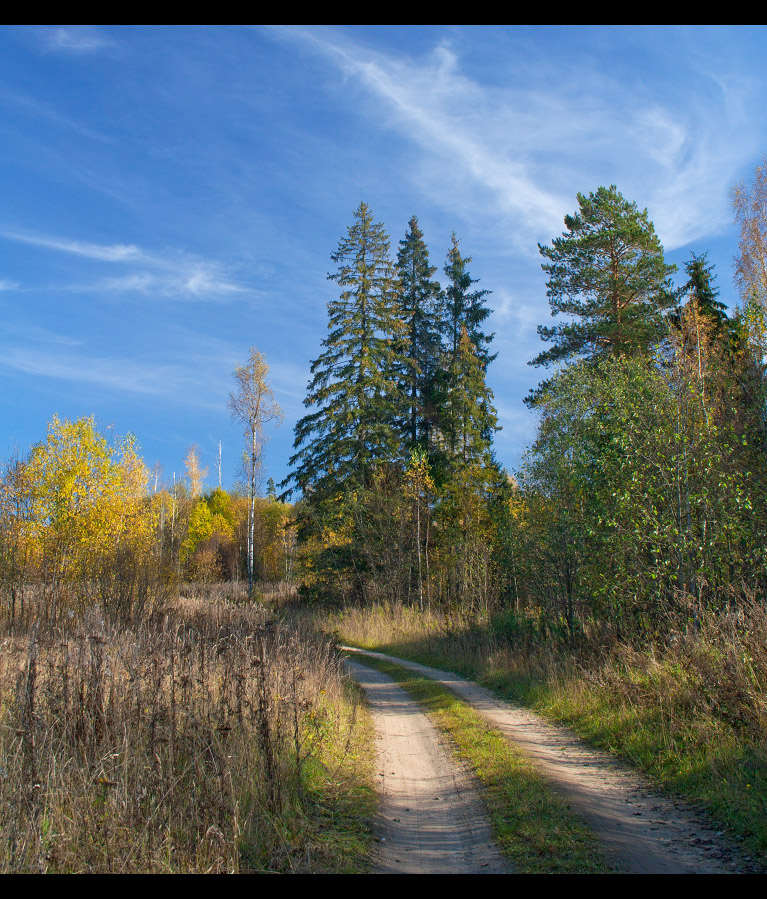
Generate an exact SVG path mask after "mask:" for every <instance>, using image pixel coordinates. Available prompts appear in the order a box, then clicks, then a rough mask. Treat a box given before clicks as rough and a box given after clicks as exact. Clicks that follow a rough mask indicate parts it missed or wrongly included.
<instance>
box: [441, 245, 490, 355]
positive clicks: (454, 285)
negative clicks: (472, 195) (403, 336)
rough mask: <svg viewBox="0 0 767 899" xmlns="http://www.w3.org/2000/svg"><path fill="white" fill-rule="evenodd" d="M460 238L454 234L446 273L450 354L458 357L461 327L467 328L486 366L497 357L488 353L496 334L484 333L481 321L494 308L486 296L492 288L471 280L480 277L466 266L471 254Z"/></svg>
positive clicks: (445, 324)
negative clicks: (478, 286)
mask: <svg viewBox="0 0 767 899" xmlns="http://www.w3.org/2000/svg"><path fill="white" fill-rule="evenodd" d="M458 244H459V240H458V238H457V237H456V236H455V234H453V235H452V246H451V247H450V249H449V250H448V253H447V263H446V265H445V268H444V272H445V275H446V276H447V282H448V283H447V289H446V290H445V293H444V297H443V304H444V308H443V314H442V322H443V323H442V327H443V333H444V337H445V343H446V345H447V350H448V353H449V354H450V356H451V357H452V358H453V359H455V358H457V356H458V353H459V346H460V342H461V330H462V329H463V328H466V331H467V333H468V335H469V339H470V340H471V342H472V343H473V344H474V348H475V351H476V353H477V355H478V357H479V359H480V360H481V362H482V364H483V366H484V368H485V369H487V366H488V365H489V364H490V363H491V362H492V361H493V359H495V355H492V356H491V355H489V353H488V351H487V348H488V347H489V346H490V344H491V343H492V341H493V337H494V336H495V335H493V334H485V333H484V331H483V330H482V323H483V322H484V321H485V319H486V318H487V317H488V316H489V315H490V313H491V312H492V310H491V309H488V308H487V307H486V306H485V297H488V296H490V293H491V291H489V290H472V289H471V286H472V284H477V283H478V281H479V279H478V278H472V277H471V275H470V274H469V272H468V270H467V266H468V265H469V263H470V262H471V256H462V255H461V251H460V248H459V246H458Z"/></svg>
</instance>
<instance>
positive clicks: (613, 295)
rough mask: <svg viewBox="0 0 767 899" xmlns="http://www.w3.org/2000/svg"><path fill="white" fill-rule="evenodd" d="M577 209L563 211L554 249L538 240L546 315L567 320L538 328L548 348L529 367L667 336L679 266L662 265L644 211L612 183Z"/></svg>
mask: <svg viewBox="0 0 767 899" xmlns="http://www.w3.org/2000/svg"><path fill="white" fill-rule="evenodd" d="M578 207H579V208H578V211H577V212H576V213H574V214H573V215H566V216H565V227H566V228H567V231H566V232H565V233H564V234H563V235H562V236H561V237H556V238H554V240H553V241H552V243H551V246H546V247H545V246H542V245H541V244H538V249H539V250H540V253H541V255H542V256H543V257H544V259H546V260H547V261H546V262H544V263H542V265H541V268H542V269H543V270H544V271H545V272H546V274H547V275H548V281H547V287H548V290H547V294H548V297H549V303H550V305H551V314H552V315H559V314H560V313H564V314H565V315H568V316H571V317H572V319H571V320H570V321H567V322H564V323H563V324H560V325H555V326H554V327H544V326H543V325H540V326H539V327H538V333H539V334H540V336H541V339H542V340H544V341H546V342H548V343H551V344H552V346H551V347H550V348H549V349H547V350H544V351H543V352H542V353H540V354H539V355H538V356H537V357H536V358H535V359H533V361H532V362H531V363H530V364H531V365H544V366H548V365H550V364H552V363H557V362H572V361H576V360H578V359H600V358H604V357H605V356H613V357H616V356H631V355H634V354H636V353H641V352H646V351H648V350H650V349H651V348H652V347H653V346H655V345H656V344H657V343H658V341H659V340H660V339H661V338H662V337H663V336H664V335H665V333H666V330H667V325H666V322H665V320H664V314H665V313H667V312H670V311H671V310H672V309H674V307H675V306H676V305H677V300H678V296H677V292H676V291H675V290H674V289H673V286H672V284H671V280H670V278H671V275H672V274H673V273H674V272H675V271H676V266H674V265H666V261H665V259H664V257H663V247H662V245H661V242H660V240H659V239H658V236H657V234H656V233H655V228H654V227H653V223H652V222H651V221H650V219H649V217H648V215H647V210H646V209H645V210H643V211H642V212H640V211H639V209H638V208H637V205H636V203H629V202H628V200H626V199H625V198H624V197H623V196H622V195H621V194H620V193H619V191H618V189H617V188H616V187H615V185H614V184H613V185H612V186H610V187H609V188H608V187H600V188H599V189H598V190H597V191H596V193H591V194H589V195H588V196H585V195H584V194H578ZM542 386H543V385H542ZM536 396H537V392H534V393H533V394H532V396H531V397H529V398H528V402H529V403H532V404H534V403H535V401H536Z"/></svg>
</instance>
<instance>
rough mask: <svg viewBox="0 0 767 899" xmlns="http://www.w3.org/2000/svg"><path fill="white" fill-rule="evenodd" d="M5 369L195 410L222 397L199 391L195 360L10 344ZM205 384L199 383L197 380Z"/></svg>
mask: <svg viewBox="0 0 767 899" xmlns="http://www.w3.org/2000/svg"><path fill="white" fill-rule="evenodd" d="M0 368H8V369H12V370H15V371H20V372H23V373H24V374H26V375H34V376H38V377H41V378H46V379H48V380H53V381H65V382H71V383H79V384H85V385H95V387H96V388H98V389H99V390H107V391H117V392H120V393H129V394H135V395H143V396H156V397H162V398H164V399H166V400H172V401H173V402H175V403H178V402H183V404H184V405H185V406H194V407H196V408H200V409H213V410H220V408H221V397H220V396H219V395H218V392H216V391H214V390H208V389H201V378H200V361H199V360H197V362H196V364H195V365H194V366H192V365H190V364H189V362H188V361H187V362H186V363H183V362H171V363H162V364H159V363H157V362H154V361H151V360H138V361H137V360H135V359H129V358H124V357H119V356H114V357H111V356H110V357H107V356H95V355H90V354H88V353H87V352H86V351H84V350H82V349H81V350H79V351H78V350H75V349H68V348H64V347H62V348H60V349H59V350H58V351H56V350H52V349H51V347H36V346H30V345H27V346H15V347H10V348H8V349H7V350H6V351H5V352H4V353H3V354H2V355H0ZM202 383H203V384H204V383H205V382H204V381H203V382H202Z"/></svg>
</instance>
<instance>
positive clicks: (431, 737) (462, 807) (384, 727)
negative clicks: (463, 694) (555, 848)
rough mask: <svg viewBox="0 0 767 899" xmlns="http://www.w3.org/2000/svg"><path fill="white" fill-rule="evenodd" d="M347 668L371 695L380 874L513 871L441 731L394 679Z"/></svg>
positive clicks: (357, 667)
mask: <svg viewBox="0 0 767 899" xmlns="http://www.w3.org/2000/svg"><path fill="white" fill-rule="evenodd" d="M346 664H347V666H348V667H349V669H350V672H351V674H352V676H353V677H354V679H355V680H356V681H357V682H358V683H359V684H360V685H361V686H362V688H363V689H364V690H365V693H366V694H367V697H368V700H369V703H370V708H371V711H372V713H373V719H374V722H375V728H376V738H377V744H378V745H377V751H378V759H377V765H378V768H377V777H376V780H377V781H378V790H379V794H380V797H381V802H380V807H379V813H378V819H377V821H376V836H377V840H378V842H377V844H376V845H377V847H378V851H377V858H376V862H375V870H376V871H377V872H378V873H390V874H393V873H402V874H499V873H507V872H508V866H507V865H506V863H505V862H504V860H503V858H502V857H501V855H500V853H499V851H498V849H497V848H496V846H495V844H494V843H493V838H492V834H491V830H490V825H489V823H488V821H487V819H486V817H485V814H484V809H483V807H482V803H481V801H480V800H479V798H478V796H477V793H476V790H475V788H474V785H473V783H472V782H471V779H470V777H469V776H468V775H467V774H466V772H465V771H463V770H462V769H461V768H460V767H459V766H458V765H457V764H456V762H455V761H454V760H453V759H452V757H451V754H450V752H449V750H448V749H447V748H446V747H445V746H444V745H443V742H442V739H441V737H440V734H439V731H438V730H437V728H436V727H435V726H434V725H433V724H432V723H431V721H430V720H429V719H428V717H427V716H426V715H425V714H424V713H423V712H422V711H421V710H420V708H419V707H418V705H417V703H415V702H414V701H413V699H412V698H411V697H410V695H409V694H408V693H406V692H405V691H404V690H403V689H402V688H401V687H399V686H397V685H396V684H395V683H394V681H392V679H391V678H390V677H388V676H387V675H385V674H383V673H381V672H380V671H376V670H374V669H372V668H368V667H367V666H365V665H361V664H359V663H358V662H356V661H354V660H351V659H347V660H346Z"/></svg>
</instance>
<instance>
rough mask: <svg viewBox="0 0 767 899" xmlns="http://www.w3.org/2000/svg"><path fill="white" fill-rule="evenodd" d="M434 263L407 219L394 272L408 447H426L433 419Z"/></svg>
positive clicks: (437, 343)
mask: <svg viewBox="0 0 767 899" xmlns="http://www.w3.org/2000/svg"><path fill="white" fill-rule="evenodd" d="M436 270H437V269H436V267H434V266H431V265H429V251H428V249H427V248H426V244H425V242H424V239H423V232H422V231H421V229H420V228H419V226H418V219H417V218H416V217H415V216H413V217H412V218H411V219H410V222H409V227H408V232H407V234H406V235H405V239H404V240H401V241H400V249H399V253H398V254H397V273H398V275H399V293H400V303H401V308H402V315H403V319H404V325H405V333H404V335H403V344H404V352H403V355H404V356H405V357H406V360H407V361H406V368H405V370H404V373H403V385H402V389H403V392H404V393H405V395H406V396H407V408H408V412H407V420H406V422H405V433H406V435H407V442H408V444H409V446H411V447H416V446H419V447H420V448H421V449H424V450H428V447H429V437H430V431H431V423H432V420H433V418H434V414H435V410H434V402H435V396H434V389H435V377H436V374H437V370H438V367H439V358H440V351H441V340H440V333H439V308H438V303H439V297H440V285H439V282H438V281H432V280H431V279H432V276H433V275H434V273H435V272H436Z"/></svg>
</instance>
